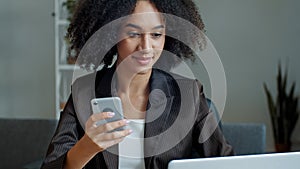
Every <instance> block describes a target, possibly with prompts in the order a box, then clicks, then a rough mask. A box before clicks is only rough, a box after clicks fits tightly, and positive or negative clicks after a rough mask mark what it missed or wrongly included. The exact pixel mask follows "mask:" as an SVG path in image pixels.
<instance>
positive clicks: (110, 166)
mask: <svg viewBox="0 0 300 169" xmlns="http://www.w3.org/2000/svg"><path fill="white" fill-rule="evenodd" d="M114 72H115V68H114V67H113V68H104V69H103V70H101V71H98V72H97V73H92V74H90V75H87V76H84V77H81V78H79V79H78V80H76V82H75V83H74V84H73V85H72V94H71V96H70V98H69V100H68V102H67V104H66V106H65V108H64V110H63V111H62V113H61V116H60V120H59V124H58V127H57V130H56V132H55V135H54V136H53V139H52V141H51V143H50V145H49V148H48V152H47V156H46V158H45V160H44V163H43V165H42V168H45V169H46V168H49V169H50V168H51V169H52V168H63V164H64V160H65V158H66V154H67V152H68V150H69V149H71V148H72V147H73V146H74V144H75V143H76V142H77V141H78V140H79V139H80V138H81V137H82V136H83V135H84V124H85V122H86V120H87V119H88V117H89V116H90V115H91V113H92V111H91V107H90V100H91V99H92V98H99V97H111V96H114V95H115V94H116V90H115V83H114V76H113V75H114ZM149 83H150V96H149V101H148V105H147V112H146V118H145V121H146V123H145V131H144V137H145V141H144V154H145V168H146V169H166V168H167V166H168V163H169V162H170V161H171V160H173V159H184V158H192V150H193V149H194V150H196V151H197V152H198V154H199V155H200V157H214V156H227V155H233V150H232V147H231V146H230V145H228V144H227V142H226V140H225V138H224V136H223V135H222V133H221V131H220V129H219V128H218V123H217V121H216V120H215V115H214V114H213V113H212V112H209V109H208V107H207V103H206V99H205V96H204V94H203V89H202V85H201V84H200V83H199V82H198V81H197V80H193V79H187V78H185V77H181V76H178V75H173V74H169V73H166V72H164V71H161V70H157V69H153V71H152V74H151V77H150V81H149ZM117 151H118V145H115V146H113V147H111V148H110V149H109V150H105V151H103V152H100V153H98V154H97V155H96V156H95V157H94V158H93V159H92V160H91V161H90V162H89V163H88V164H87V165H86V166H85V168H86V169H95V168H99V169H100V168H101V169H103V168H107V169H118V156H117V155H116V154H115V153H114V152H117ZM112 152H113V153H112Z"/></svg>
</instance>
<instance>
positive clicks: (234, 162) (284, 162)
mask: <svg viewBox="0 0 300 169" xmlns="http://www.w3.org/2000/svg"><path fill="white" fill-rule="evenodd" d="M168 169H300V152H291V153H273V154H259V155H242V156H231V157H214V158H198V159H187V160H173V161H171V162H170V163H169V166H168Z"/></svg>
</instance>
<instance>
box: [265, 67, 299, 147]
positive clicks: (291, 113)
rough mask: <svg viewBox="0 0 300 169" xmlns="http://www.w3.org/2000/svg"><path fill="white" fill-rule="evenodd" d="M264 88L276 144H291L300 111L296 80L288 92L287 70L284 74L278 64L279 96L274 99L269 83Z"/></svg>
mask: <svg viewBox="0 0 300 169" xmlns="http://www.w3.org/2000/svg"><path fill="white" fill-rule="evenodd" d="M264 90H265V93H266V96H267V100H268V107H269V113H270V116H271V120H272V126H273V134H274V139H275V143H276V144H287V145H288V146H289V147H290V145H291V135H292V132H293V130H294V128H295V126H296V123H297V120H298V117H299V112H298V109H297V108H298V97H297V96H295V94H294V92H295V82H293V83H292V86H291V88H290V91H289V92H287V71H285V74H284V75H283V76H282V72H281V65H280V63H279V64H278V75H277V92H278V93H277V97H276V98H275V99H274V100H273V98H272V95H271V93H270V91H269V90H268V88H267V85H266V84H265V83H264Z"/></svg>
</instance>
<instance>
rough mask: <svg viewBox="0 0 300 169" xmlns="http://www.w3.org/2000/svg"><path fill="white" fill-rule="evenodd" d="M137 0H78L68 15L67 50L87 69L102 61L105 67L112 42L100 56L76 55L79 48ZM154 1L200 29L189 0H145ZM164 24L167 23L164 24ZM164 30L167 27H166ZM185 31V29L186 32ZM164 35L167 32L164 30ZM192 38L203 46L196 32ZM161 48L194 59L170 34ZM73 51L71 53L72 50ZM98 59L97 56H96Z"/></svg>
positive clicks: (110, 59)
mask: <svg viewBox="0 0 300 169" xmlns="http://www.w3.org/2000/svg"><path fill="white" fill-rule="evenodd" d="M137 1H138V0H79V1H78V3H77V6H76V9H75V12H74V14H73V18H72V19H71V23H70V25H69V28H68V33H67V36H66V38H68V39H69V40H70V43H71V46H70V49H69V51H75V52H74V53H75V57H76V58H77V63H78V64H79V65H80V66H82V67H85V68H86V69H88V68H89V67H91V66H93V67H94V68H95V69H96V68H97V67H98V66H99V65H100V64H102V63H103V64H104V66H105V67H107V66H109V65H111V64H112V62H113V57H114V56H115V55H116V54H117V47H116V45H115V46H113V47H112V48H111V49H110V50H109V51H108V52H107V53H106V54H105V56H104V58H103V59H102V58H99V57H91V56H83V57H78V55H79V53H80V51H81V49H82V48H83V46H84V45H85V44H86V42H87V41H88V39H89V38H90V37H91V36H92V35H93V34H94V33H95V32H96V31H97V30H99V29H100V28H102V27H103V26H104V25H106V24H108V23H110V22H112V21H114V20H116V19H118V18H121V17H124V16H127V15H130V14H132V12H133V11H134V8H135V5H136V3H137ZM149 1H150V2H151V3H153V4H154V5H155V7H156V8H157V9H158V11H159V12H161V13H165V14H170V15H175V16H177V17H180V18H182V19H184V20H187V21H189V22H190V23H192V24H193V25H194V26H196V28H197V29H199V30H201V31H203V32H204V23H203V21H202V19H201V16H200V14H199V13H198V9H197V7H196V5H195V4H194V2H193V1H192V0H149ZM167 27H168V26H167ZM166 31H167V30H166ZM186 34H188V33H186ZM166 35H168V33H166ZM194 39H198V40H199V39H200V40H199V42H198V44H196V43H197V42H196V43H195V42H193V43H195V45H196V46H197V45H198V47H199V49H202V48H203V46H205V44H204V43H205V37H204V36H203V35H200V36H199V35H198V37H194ZM164 50H165V51H168V52H171V53H173V54H175V55H176V56H178V57H179V58H181V59H191V60H194V59H195V56H196V54H195V52H193V50H191V49H190V48H189V47H188V46H187V45H185V44H184V43H182V42H180V41H179V40H177V39H176V38H174V37H170V36H166V39H165V45H164ZM73 55H74V54H73ZM100 59H101V60H100Z"/></svg>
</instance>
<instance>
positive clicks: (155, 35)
mask: <svg viewBox="0 0 300 169" xmlns="http://www.w3.org/2000/svg"><path fill="white" fill-rule="evenodd" d="M151 36H152V37H153V38H160V37H161V36H162V33H151Z"/></svg>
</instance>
